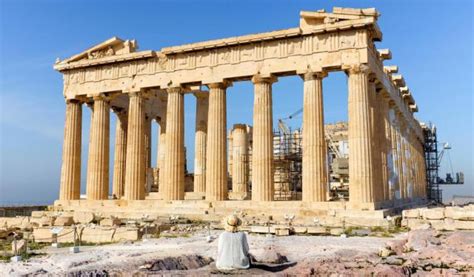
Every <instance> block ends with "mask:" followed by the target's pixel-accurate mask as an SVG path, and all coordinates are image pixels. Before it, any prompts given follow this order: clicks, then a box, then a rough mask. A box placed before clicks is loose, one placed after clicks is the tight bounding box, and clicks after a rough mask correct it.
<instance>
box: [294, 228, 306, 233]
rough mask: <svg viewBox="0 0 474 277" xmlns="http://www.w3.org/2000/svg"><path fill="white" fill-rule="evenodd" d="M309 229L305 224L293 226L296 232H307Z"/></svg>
mask: <svg viewBox="0 0 474 277" xmlns="http://www.w3.org/2000/svg"><path fill="white" fill-rule="evenodd" d="M307 231H308V228H307V227H304V226H293V232H295V233H296V234H305V233H306V232H307Z"/></svg>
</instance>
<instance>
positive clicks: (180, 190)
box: [160, 87, 184, 200]
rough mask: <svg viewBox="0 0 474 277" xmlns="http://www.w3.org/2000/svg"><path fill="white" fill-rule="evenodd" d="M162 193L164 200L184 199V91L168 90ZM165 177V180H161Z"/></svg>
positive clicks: (175, 88)
mask: <svg viewBox="0 0 474 277" xmlns="http://www.w3.org/2000/svg"><path fill="white" fill-rule="evenodd" d="M164 159H165V160H164V169H163V172H162V173H163V174H161V173H160V192H161V194H162V196H163V199H164V200H183V199H184V95H183V92H182V89H181V88H179V87H174V88H170V89H168V106H167V109H166V148H165V157H164ZM161 177H163V178H161Z"/></svg>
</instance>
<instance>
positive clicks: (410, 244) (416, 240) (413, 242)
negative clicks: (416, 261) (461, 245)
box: [405, 229, 440, 251]
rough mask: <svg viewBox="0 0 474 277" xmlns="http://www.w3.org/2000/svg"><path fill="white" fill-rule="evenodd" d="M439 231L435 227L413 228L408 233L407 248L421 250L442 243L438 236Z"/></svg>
mask: <svg viewBox="0 0 474 277" xmlns="http://www.w3.org/2000/svg"><path fill="white" fill-rule="evenodd" d="M436 235H437V233H436V231H435V230H433V229H428V230H412V231H410V232H409V233H408V241H407V243H406V244H405V248H406V249H407V250H415V251H418V250H421V249H423V248H426V247H428V246H430V245H438V244H440V240H439V239H438V238H437V237H436Z"/></svg>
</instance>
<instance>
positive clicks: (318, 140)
mask: <svg viewBox="0 0 474 277" xmlns="http://www.w3.org/2000/svg"><path fill="white" fill-rule="evenodd" d="M326 76H327V73H326V72H308V73H306V74H305V75H304V76H303V79H304V97H303V98H304V100H303V141H302V144H303V149H302V150H303V177H302V179H303V196H302V198H303V201H308V202H315V201H326V200H327V197H326V195H327V186H328V180H327V164H326V161H327V146H326V138H325V136H324V108H323V78H324V77H326Z"/></svg>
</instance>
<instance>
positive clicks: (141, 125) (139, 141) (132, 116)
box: [125, 92, 146, 200]
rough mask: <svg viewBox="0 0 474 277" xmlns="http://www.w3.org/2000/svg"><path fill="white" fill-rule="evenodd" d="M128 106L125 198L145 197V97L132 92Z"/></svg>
mask: <svg viewBox="0 0 474 277" xmlns="http://www.w3.org/2000/svg"><path fill="white" fill-rule="evenodd" d="M129 97H130V101H129V108H128V132H127V163H126V170H125V199H127V200H142V199H145V168H146V165H145V162H146V161H145V98H144V97H143V95H141V93H140V92H130V93H129Z"/></svg>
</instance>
